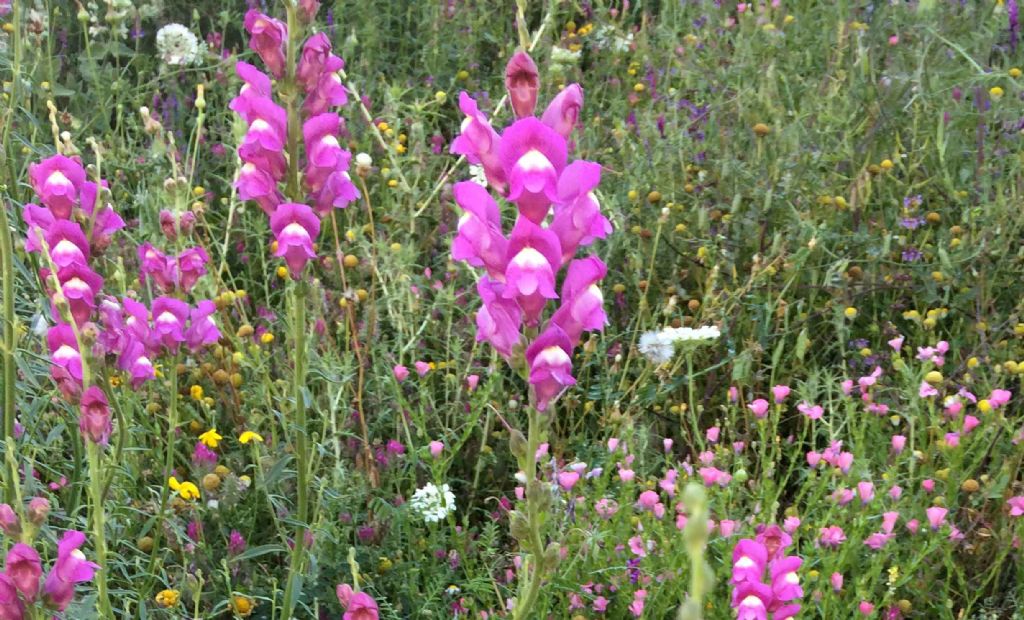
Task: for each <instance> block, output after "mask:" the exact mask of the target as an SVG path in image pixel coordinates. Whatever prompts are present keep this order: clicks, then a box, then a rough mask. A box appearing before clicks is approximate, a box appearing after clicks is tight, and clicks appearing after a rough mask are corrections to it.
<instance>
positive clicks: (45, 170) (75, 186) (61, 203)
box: [28, 155, 85, 220]
mask: <svg viewBox="0 0 1024 620" xmlns="http://www.w3.org/2000/svg"><path fill="white" fill-rule="evenodd" d="M28 177H29V182H30V183H31V184H32V189H33V190H35V192H36V195H37V196H39V200H40V201H41V202H42V203H43V204H44V205H46V206H47V207H49V209H50V212H51V213H53V216H54V217H55V218H57V219H61V220H66V219H69V218H70V217H71V210H72V209H73V208H75V207H76V206H77V205H78V194H79V192H80V191H81V188H82V185H83V184H84V183H85V169H84V168H82V164H80V163H79V162H77V161H75V160H74V159H71V158H70V157H65V156H63V155H53V156H52V157H48V158H46V159H44V160H43V161H41V162H39V163H38V164H29V166H28Z"/></svg>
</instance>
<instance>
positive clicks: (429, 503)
mask: <svg viewBox="0 0 1024 620" xmlns="http://www.w3.org/2000/svg"><path fill="white" fill-rule="evenodd" d="M409 505H410V506H411V507H412V509H413V510H415V511H416V512H418V513H420V515H421V516H422V517H423V520H424V521H426V522H427V523H437V522H438V521H441V520H443V519H444V518H446V517H447V516H448V515H449V514H450V513H453V512H455V494H454V493H452V491H451V488H450V487H449V486H448V485H447V484H442V485H441V488H438V487H437V485H435V484H434V483H432V482H428V483H427V484H426V486H424V487H423V488H422V489H417V490H416V492H415V493H413V494H412V498H411V499H410V500H409Z"/></svg>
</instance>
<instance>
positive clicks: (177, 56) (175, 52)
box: [156, 24, 200, 66]
mask: <svg viewBox="0 0 1024 620" xmlns="http://www.w3.org/2000/svg"><path fill="white" fill-rule="evenodd" d="M156 49H157V51H159V52H160V58H161V59H162V60H163V61H164V63H165V64H167V65H172V66H182V65H191V64H193V63H194V62H196V61H197V60H198V59H199V49H200V48H199V39H198V38H196V35H194V34H192V31H191V30H189V29H188V28H186V27H185V26H182V25H181V24H167V25H166V26H164V27H163V28H161V29H160V30H158V31H157V33H156Z"/></svg>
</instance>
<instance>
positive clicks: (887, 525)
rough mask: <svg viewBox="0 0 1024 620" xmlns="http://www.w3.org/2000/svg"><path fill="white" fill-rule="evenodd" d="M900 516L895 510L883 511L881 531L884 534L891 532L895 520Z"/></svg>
mask: <svg viewBox="0 0 1024 620" xmlns="http://www.w3.org/2000/svg"><path fill="white" fill-rule="evenodd" d="M899 518H900V513H898V512H895V511H889V512H883V513H882V531H883V532H885V533H886V534H891V533H892V530H893V528H895V527H896V521H897V520H898V519H899Z"/></svg>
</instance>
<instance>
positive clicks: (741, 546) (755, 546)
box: [730, 538, 768, 584]
mask: <svg viewBox="0 0 1024 620" xmlns="http://www.w3.org/2000/svg"><path fill="white" fill-rule="evenodd" d="M767 564H768V551H767V549H765V546H764V545H762V544H761V543H759V542H757V541H755V540H751V539H750V538H744V539H742V540H740V541H739V542H738V543H736V546H735V547H733V549H732V578H731V579H730V581H731V583H734V584H738V583H743V582H760V581H761V575H763V574H764V568H765V566H766V565H767Z"/></svg>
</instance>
